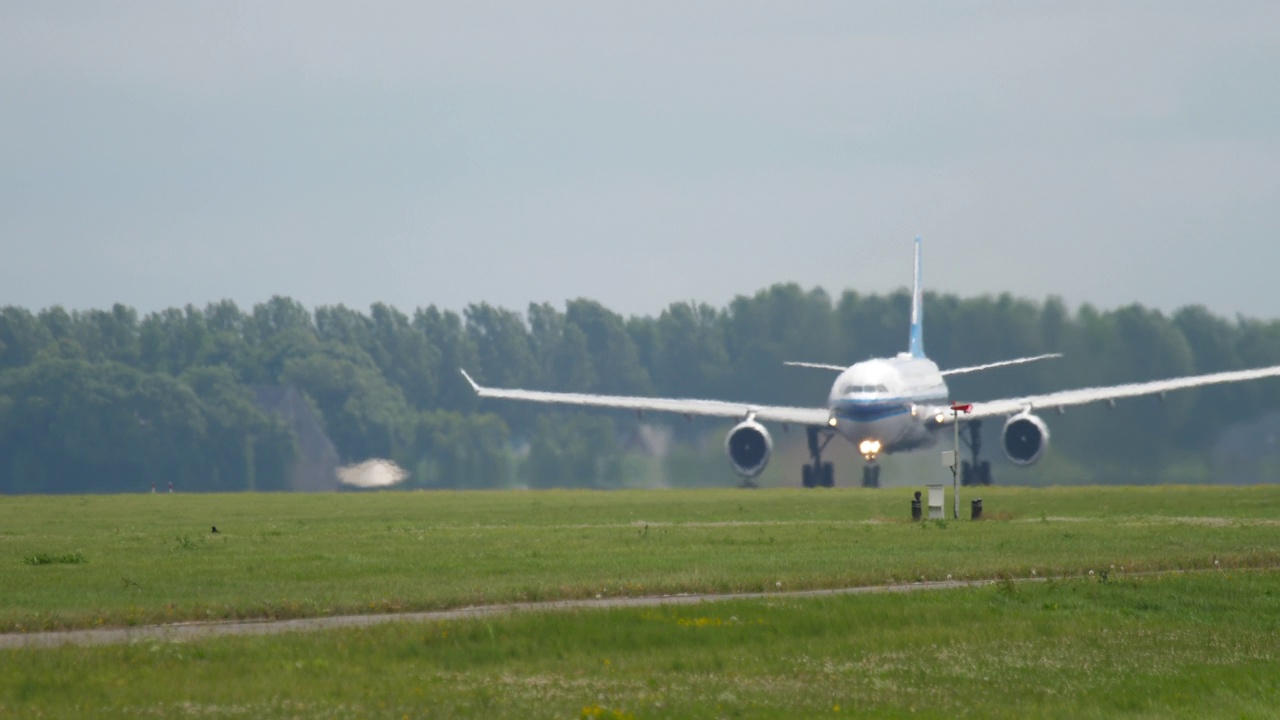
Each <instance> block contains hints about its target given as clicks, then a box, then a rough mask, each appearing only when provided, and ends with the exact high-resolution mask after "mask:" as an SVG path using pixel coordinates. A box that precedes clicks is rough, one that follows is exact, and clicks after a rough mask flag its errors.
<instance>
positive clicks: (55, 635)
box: [0, 578, 1045, 650]
mask: <svg viewBox="0 0 1280 720" xmlns="http://www.w3.org/2000/svg"><path fill="white" fill-rule="evenodd" d="M1037 580H1045V578H1023V579H1019V580H1016V581H1015V582H1033V581H1037ZM995 582H999V581H997V580H990V579H987V580H938V581H931V582H914V583H909V584H902V585H865V586H860V587H847V588H831V589H826V590H778V591H773V592H744V593H725V594H678V595H660V596H652V597H634V598H595V599H584V600H550V601H547V602H529V603H507V604H503V605H476V606H472V607H464V608H455V609H453V610H432V611H428V612H407V613H384V614H381V615H336V616H331V617H318V618H298V619H294V620H238V621H214V622H189V623H173V624H169V625H143V626H139V627H127V628H99V629H93V630H56V631H51V632H31V633H4V634H0V650H12V649H17V648H49V647H59V646H62V645H119V644H124V643H142V642H185V641H188V640H203V639H205V638H214V637H228V636H234V635H278V634H280V633H290V632H313V631H316V630H333V629H335V628H358V627H368V626H370V625H383V624H386V623H396V622H403V623H420V622H442V621H449V620H467V619H471V618H482V617H489V616H492V615H507V614H511V613H522V612H564V611H566V610H605V609H613V608H634V607H657V606H662V605H698V604H701V603H712V602H723V601H725V600H766V599H792V598H812V597H827V596H832V595H870V594H876V593H906V592H916V591H918V590H954V589H958V588H971V587H981V586H983V585H991V584H993V583H995Z"/></svg>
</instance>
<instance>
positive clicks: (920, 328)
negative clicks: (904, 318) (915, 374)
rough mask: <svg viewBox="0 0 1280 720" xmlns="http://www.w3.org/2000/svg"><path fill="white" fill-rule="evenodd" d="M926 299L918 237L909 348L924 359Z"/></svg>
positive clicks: (913, 355) (917, 239)
mask: <svg viewBox="0 0 1280 720" xmlns="http://www.w3.org/2000/svg"><path fill="white" fill-rule="evenodd" d="M923 299H924V288H923V286H922V285H921V282H920V236H918V235H917V236H916V273H915V283H914V285H913V286H912V288H911V344H910V346H909V347H908V348H907V349H908V351H909V352H910V353H911V357H918V358H922V357H924V316H923V313H922V312H921V310H922V308H921V307H920V306H921V302H922V300H923Z"/></svg>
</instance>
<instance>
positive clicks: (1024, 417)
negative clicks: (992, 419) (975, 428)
mask: <svg viewBox="0 0 1280 720" xmlns="http://www.w3.org/2000/svg"><path fill="white" fill-rule="evenodd" d="M1000 436H1001V439H1002V441H1003V443H1004V454H1005V455H1007V456H1008V457H1009V459H1010V460H1011V461H1013V463H1014V464H1015V465H1032V464H1034V463H1035V462H1036V461H1037V460H1039V459H1040V456H1041V455H1043V454H1044V449H1045V448H1046V447H1048V446H1049V426H1048V425H1045V424H1044V420H1041V419H1040V418H1039V417H1037V416H1035V415H1032V414H1031V413H1029V412H1020V413H1018V414H1017V415H1014V416H1013V417H1011V418H1009V420H1008V421H1007V422H1006V423H1005V424H1004V430H1001V431H1000Z"/></svg>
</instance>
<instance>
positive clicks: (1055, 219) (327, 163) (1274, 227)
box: [0, 0, 1280, 322]
mask: <svg viewBox="0 0 1280 720" xmlns="http://www.w3.org/2000/svg"><path fill="white" fill-rule="evenodd" d="M916 235H922V236H923V237H924V239H925V281H926V285H927V286H928V287H929V288H930V289H933V290H938V291H943V292H956V293H960V294H962V295H974V294H982V293H997V292H1003V291H1010V292H1013V293H1015V294H1017V295H1021V296H1026V297H1030V298H1035V299H1042V298H1044V297H1046V296H1048V295H1058V296H1061V297H1063V298H1065V299H1066V300H1067V301H1068V302H1070V303H1072V304H1073V305H1074V304H1078V303H1081V302H1091V303H1093V304H1095V305H1098V306H1101V307H1107V308H1110V307H1116V306H1119V305H1123V304H1127V303H1130V302H1140V303H1142V304H1144V305H1148V306H1155V307H1159V308H1162V309H1165V310H1172V309H1175V308H1177V307H1179V306H1182V305H1186V304H1203V305H1206V306H1208V307H1209V308H1210V309H1212V310H1214V311H1217V312H1220V313H1225V314H1228V315H1234V314H1236V313H1242V314H1244V315H1247V316H1254V317H1264V318H1276V317H1280V3H1276V2H1274V0H1271V1H1270V2H1252V3H1250V2H1232V3H1208V2H1175V1H1172V0H1160V1H1158V2H1123V3H1116V2H1034V3H1028V2H1008V3H991V2H988V3H983V2H955V3H940V2H928V3H911V2H892V3H854V2H847V1H843V0H841V1H838V2H775V3H760V2H746V1H744V0H732V1H730V0H725V1H723V2H717V1H711V0H708V1H705V2H688V1H687V0H681V1H679V2H643V3H612V2H604V3H602V2H587V1H584V2H557V1H554V0H542V1H541V2H536V3H483V2H466V3H463V2H457V3H448V2H407V1H406V2H383V3H344V4H336V3H320V2H301V3H272V2H263V1H260V0H253V1H252V2H247V1H246V2H238V3H234V2H173V1H172V0H163V1H160V2H124V3H76V2H67V3H44V2H5V3H0V305H4V304H15V305H21V306H26V307H29V308H33V309H34V308H40V307H46V306H49V305H53V304H61V305H64V306H66V307H69V308H90V307H107V306H109V305H111V304H112V303H115V302H123V303H126V304H129V305H133V306H135V307H137V308H138V309H140V310H142V311H144V312H146V311H151V310H157V309H161V308H165V307H169V306H174V305H184V304H187V303H195V304H197V305H203V304H204V303H206V302H209V301H212V300H217V299H222V298H230V299H233V300H235V301H236V302H238V303H240V304H241V305H242V306H248V305H252V304H253V303H255V302H259V301H262V300H264V299H266V298H268V297H270V296H271V295H275V294H281V295H289V296H292V297H294V298H297V299H299V300H301V301H302V302H304V303H306V304H308V305H318V304H333V303H339V302H341V303H346V304H347V305H349V306H354V307H359V308H366V307H367V306H368V305H369V304H370V303H372V302H376V301H383V302H387V303H390V304H393V305H396V306H398V307H400V308H402V309H404V310H406V311H409V310H412V309H413V308H415V307H418V306H424V305H428V304H433V303H434V304H437V305H443V306H446V307H451V308H455V309H461V308H462V307H464V306H465V305H466V304H468V303H472V302H479V301H487V302H490V303H495V304H499V305H503V306H507V307H512V308H515V309H524V308H525V307H526V306H527V305H528V304H529V303H530V302H543V301H550V302H552V303H555V304H557V305H560V304H562V303H563V301H564V300H565V299H568V298H574V297H589V298H593V299H597V300H600V301H601V302H603V303H604V304H606V305H607V306H609V307H611V308H613V309H616V310H618V311H620V312H623V313H626V314H632V313H644V314H648V313H656V312H658V311H660V310H661V308H663V307H665V306H666V305H668V304H669V303H671V302H674V301H681V300H699V301H707V302H711V303H713V304H716V305H723V304H725V303H726V302H727V301H728V300H730V299H731V298H732V297H733V296H734V295H737V294H743V293H753V292H755V291H756V290H758V289H761V288H763V287H767V286H768V285H770V284H773V283H776V282H783V281H796V282H799V283H801V284H803V285H804V286H806V287H810V286H814V285H818V286H821V287H823V288H826V289H827V290H828V291H829V292H831V293H832V294H833V295H838V294H839V293H840V292H841V291H843V290H844V289H846V288H854V289H857V290H859V291H862V292H883V291H889V290H893V289H895V288H899V287H903V286H905V285H906V284H907V283H908V282H909V281H910V269H911V255H910V253H911V241H912V238H913V237H914V236H916ZM926 311H927V309H926ZM904 322H905V320H904Z"/></svg>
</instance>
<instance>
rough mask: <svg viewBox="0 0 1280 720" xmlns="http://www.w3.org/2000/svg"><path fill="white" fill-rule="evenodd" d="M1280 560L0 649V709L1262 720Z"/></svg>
mask: <svg viewBox="0 0 1280 720" xmlns="http://www.w3.org/2000/svg"><path fill="white" fill-rule="evenodd" d="M1278 602H1280V574H1277V573H1274V572H1269V571H1232V572H1207V573H1194V574H1174V575H1157V576H1141V577H1132V576H1124V575H1121V574H1118V573H1117V574H1109V575H1108V578H1107V580H1105V581H1103V580H1101V579H1100V578H1099V577H1097V576H1095V577H1094V578H1093V579H1091V580H1082V579H1076V580H1067V581H1050V582H1043V583H1020V584H1015V583H1012V582H1003V583H999V584H996V585H990V586H985V587H982V588H977V589H968V590H948V591H928V592H920V593H912V594H906V595H899V594H886V595H874V596H873V595H860V596H836V597H824V598H815V599H794V598H780V597H779V598H771V599H765V600H754V601H733V602H723V603H711V604H703V605H697V606H685V607H665V608H647V609H626V610H580V611H574V612H563V613H540V614H534V613H530V614H519V615H511V616H503V617H493V618H487V619H482V620H466V621H455V622H448V623H420V624H404V625H401V624H395V625H383V626H378V627H373V628H366V629H359V630H341V631H329V632H323V633H302V634H293V635H280V636H270V637H257V638H244V637H239V638H222V639H212V640H204V641H199V642H190V643H143V644H134V645H120V646H110V647H96V648H78V647H67V648H61V649H57V650H18V651H7V652H0V717H10V716H12V717H24V718H27V717H30V718H40V717H50V718H79V717H84V718H90V717H92V718H111V717H121V718H124V717H128V718H132V717H200V718H294V717H306V718H348V717H366V718H403V717H410V718H419V717H486V718H539V717H559V718H583V717H601V718H631V717H634V718H647V717H691V718H702V717H705V718H712V717H741V718H752V717H840V716H847V715H853V716H857V717H906V716H908V715H910V716H913V717H925V718H953V717H992V718H1027V717H1043V718H1082V717H1125V718H1170V717H1183V718H1270V717H1275V716H1276V712H1277V710H1276V708H1277V705H1276V701H1277V697H1280V613H1277V612H1276V607H1277V603H1278Z"/></svg>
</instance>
